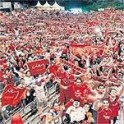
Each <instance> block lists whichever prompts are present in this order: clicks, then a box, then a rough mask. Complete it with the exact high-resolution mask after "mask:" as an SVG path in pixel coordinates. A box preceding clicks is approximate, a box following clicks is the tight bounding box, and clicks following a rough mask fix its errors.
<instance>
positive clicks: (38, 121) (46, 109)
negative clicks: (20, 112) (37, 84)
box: [27, 92, 57, 124]
mask: <svg viewBox="0 0 124 124" xmlns="http://www.w3.org/2000/svg"><path fill="white" fill-rule="evenodd" d="M55 96H57V92H54V93H53V95H52V96H51V97H50V98H49V100H48V102H50V101H51V99H52V98H55ZM50 109H51V106H46V107H45V108H44V109H43V110H42V112H41V113H39V114H37V115H36V116H35V117H34V118H33V119H31V120H30V121H29V122H28V123H27V124H33V122H35V124H39V123H41V118H40V115H42V113H43V112H45V111H48V110H50Z"/></svg>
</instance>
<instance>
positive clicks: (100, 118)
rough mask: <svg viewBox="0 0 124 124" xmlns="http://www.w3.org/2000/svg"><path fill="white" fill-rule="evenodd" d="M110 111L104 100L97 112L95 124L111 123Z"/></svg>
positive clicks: (107, 103)
mask: <svg viewBox="0 0 124 124" xmlns="http://www.w3.org/2000/svg"><path fill="white" fill-rule="evenodd" d="M111 116H112V110H111V109H110V108H109V102H108V100H106V99H104V100H103V102H102V107H100V108H99V109H98V111H97V123H96V124H110V123H111Z"/></svg>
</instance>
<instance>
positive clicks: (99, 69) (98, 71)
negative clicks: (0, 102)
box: [0, 8, 124, 124]
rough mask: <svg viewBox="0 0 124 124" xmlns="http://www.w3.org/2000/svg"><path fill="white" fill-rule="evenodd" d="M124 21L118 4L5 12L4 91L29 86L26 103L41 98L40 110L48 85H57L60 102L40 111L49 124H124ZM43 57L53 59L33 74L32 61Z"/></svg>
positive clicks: (0, 28) (0, 64)
mask: <svg viewBox="0 0 124 124" xmlns="http://www.w3.org/2000/svg"><path fill="white" fill-rule="evenodd" d="M123 22H124V11H122V10H115V9H114V8H107V9H105V10H104V11H102V12H89V13H88V14H84V13H80V14H73V13H70V12H66V11H53V10H52V11H45V10H39V9H35V8H30V9H27V10H14V11H12V12H11V13H3V12H0V34H1V35H0V88H1V90H2V89H3V88H5V87H6V86H7V85H14V86H16V87H19V88H20V87H21V88H26V93H25V95H24V98H23V100H25V103H23V104H28V103H30V102H31V101H34V100H36V102H37V108H38V111H39V112H41V111H42V104H44V106H45V105H47V101H48V98H47V95H46V92H45V90H44V87H45V86H46V84H48V87H49V86H50V85H51V84H54V83H57V84H58V85H59V100H58V101H57V102H56V103H54V105H53V106H52V107H51V108H50V110H49V111H48V113H46V114H41V120H42V121H43V123H44V124H47V123H51V124H56V123H57V124H62V123H63V124H116V123H117V122H120V123H121V124H122V123H124V106H123V105H124V84H123V83H124V61H123V60H124V23H123ZM40 60H48V63H47V64H46V65H45V69H44V72H43V73H37V74H36V73H34V74H33V73H31V70H30V68H29V65H28V63H31V62H37V61H40ZM36 66H37V67H36ZM32 68H37V69H38V68H41V65H35V67H32ZM42 68H44V67H43V66H42ZM29 96H30V97H29ZM3 107H4V106H1V110H2V108H3Z"/></svg>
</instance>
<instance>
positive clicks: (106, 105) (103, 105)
mask: <svg viewBox="0 0 124 124" xmlns="http://www.w3.org/2000/svg"><path fill="white" fill-rule="evenodd" d="M102 107H103V108H104V109H107V108H108V107H109V102H108V100H106V99H104V100H103V102H102Z"/></svg>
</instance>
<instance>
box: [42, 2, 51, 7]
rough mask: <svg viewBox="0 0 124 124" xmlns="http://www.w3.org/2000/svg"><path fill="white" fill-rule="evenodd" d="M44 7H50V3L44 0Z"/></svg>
mask: <svg viewBox="0 0 124 124" xmlns="http://www.w3.org/2000/svg"><path fill="white" fill-rule="evenodd" d="M43 7H44V8H50V7H51V5H50V4H49V3H48V2H47V1H46V3H45V4H44V5H43Z"/></svg>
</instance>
